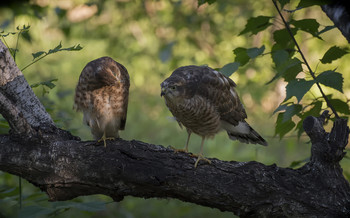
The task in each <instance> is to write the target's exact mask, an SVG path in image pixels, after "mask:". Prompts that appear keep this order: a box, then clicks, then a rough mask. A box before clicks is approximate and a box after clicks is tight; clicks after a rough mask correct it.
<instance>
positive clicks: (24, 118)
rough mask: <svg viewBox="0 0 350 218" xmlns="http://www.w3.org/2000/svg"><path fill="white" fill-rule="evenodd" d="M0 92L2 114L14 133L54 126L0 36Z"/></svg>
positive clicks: (25, 133) (20, 133)
mask: <svg viewBox="0 0 350 218" xmlns="http://www.w3.org/2000/svg"><path fill="white" fill-rule="evenodd" d="M0 93H1V95H0V100H1V103H0V110H1V114H2V115H3V116H4V117H5V119H7V120H8V121H9V120H10V122H9V123H10V125H11V130H12V131H14V133H15V134H17V135H26V136H28V134H34V132H35V130H34V128H38V127H40V128H44V126H45V127H47V128H53V127H54V126H55V125H54V123H53V121H52V119H51V117H50V115H49V114H48V113H47V112H46V110H45V108H44V106H43V105H42V104H41V103H40V101H39V100H38V98H37V97H36V96H35V94H34V92H33V90H32V89H31V88H30V86H29V85H28V83H27V81H26V80H25V78H24V76H23V74H22V72H21V71H20V70H19V69H18V67H17V65H16V63H15V62H14V60H13V58H12V56H11V54H10V52H9V50H8V48H7V47H6V46H5V45H4V44H3V43H2V41H1V40H0ZM13 123H16V126H13V125H12V124H13Z"/></svg>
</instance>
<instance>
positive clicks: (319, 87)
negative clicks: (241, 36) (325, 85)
mask: <svg viewBox="0 0 350 218" xmlns="http://www.w3.org/2000/svg"><path fill="white" fill-rule="evenodd" d="M272 2H273V4H274V5H275V7H276V9H277V11H278V14H279V15H280V17H281V18H282V21H283V23H284V25H285V27H286V29H287V31H288V33H289V35H290V37H292V40H293V42H294V44H295V46H296V47H297V49H298V52H299V53H300V55H301V57H302V59H303V60H304V63H305V65H306V67H307V68H308V70H309V72H310V75H311V76H312V78H313V79H314V80H315V81H316V76H315V73H314V72H313V71H312V69H311V67H310V65H309V63H308V62H307V60H306V58H305V56H304V54H303V52H302V51H301V49H300V47H299V44H298V42H297V40H296V39H295V37H294V35H293V33H292V31H291V29H290V27H289V24H288V23H287V21H286V20H285V19H284V17H283V15H282V13H281V11H280V9H279V8H278V6H277V3H276V1H275V0H272ZM316 85H317V87H318V89H319V90H320V92H321V94H322V96H323V98H324V100H325V101H326V103H327V106H328V107H329V108H330V109H331V110H332V112H333V113H334V115H335V117H336V118H337V119H338V118H339V115H338V113H337V111H336V110H335V109H334V107H333V105H332V104H331V103H330V101H329V99H328V98H327V96H326V95H325V93H324V92H323V90H322V88H321V85H320V84H319V83H318V82H317V81H316Z"/></svg>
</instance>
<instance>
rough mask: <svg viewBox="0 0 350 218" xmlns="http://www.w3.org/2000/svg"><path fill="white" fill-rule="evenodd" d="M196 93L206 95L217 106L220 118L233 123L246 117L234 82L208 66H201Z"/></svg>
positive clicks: (236, 123)
mask: <svg viewBox="0 0 350 218" xmlns="http://www.w3.org/2000/svg"><path fill="white" fill-rule="evenodd" d="M201 68H202V70H201V73H198V74H199V75H200V77H201V80H200V82H199V83H198V88H197V92H196V93H197V94H199V95H201V96H204V97H206V98H207V99H208V100H209V101H211V102H212V104H213V105H215V107H216V108H217V111H218V113H219V115H220V119H221V120H224V121H226V122H228V123H231V124H233V125H238V122H239V121H242V120H244V119H245V118H247V114H246V112H245V109H244V107H243V105H242V103H241V101H240V99H239V97H238V94H237V92H236V90H235V87H236V84H235V83H234V82H233V81H232V80H231V79H230V78H228V77H226V76H224V75H223V74H221V73H220V72H218V71H216V70H213V69H211V68H209V67H201Z"/></svg>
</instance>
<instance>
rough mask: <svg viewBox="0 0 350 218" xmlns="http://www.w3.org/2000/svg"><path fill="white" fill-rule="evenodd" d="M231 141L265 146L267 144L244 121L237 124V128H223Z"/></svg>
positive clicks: (231, 126)
mask: <svg viewBox="0 0 350 218" xmlns="http://www.w3.org/2000/svg"><path fill="white" fill-rule="evenodd" d="M225 129H226V131H227V134H228V136H229V138H230V139H231V140H238V141H240V142H243V143H247V144H249V143H251V144H260V145H264V146H267V142H266V141H265V139H263V137H261V136H260V135H259V133H257V132H256V131H255V130H254V129H253V128H252V127H251V126H249V124H248V123H247V122H245V121H241V122H239V124H238V125H237V126H233V125H230V126H229V127H226V128H225Z"/></svg>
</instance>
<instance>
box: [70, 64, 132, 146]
mask: <svg viewBox="0 0 350 218" xmlns="http://www.w3.org/2000/svg"><path fill="white" fill-rule="evenodd" d="M129 87H130V80H129V74H128V71H127V70H126V68H125V67H124V66H123V65H121V64H120V63H118V62H116V61H114V60H113V59H112V58H110V57H102V58H98V59H96V60H93V61H91V62H89V63H88V64H87V65H86V66H85V67H84V69H83V71H82V72H81V74H80V77H79V82H78V85H77V87H76V89H75V98H74V108H75V109H76V110H77V111H82V112H83V114H84V118H83V122H84V123H85V124H87V125H88V126H89V127H90V128H91V133H92V135H93V136H94V138H95V140H99V141H103V143H104V146H105V147H106V139H115V138H118V137H119V130H124V129H125V123H126V114H127V109H128V97H129Z"/></svg>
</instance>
